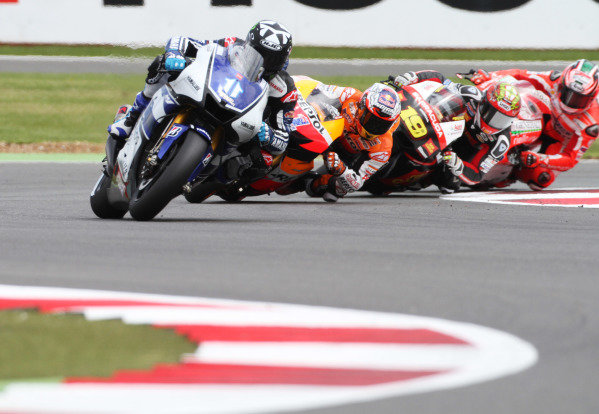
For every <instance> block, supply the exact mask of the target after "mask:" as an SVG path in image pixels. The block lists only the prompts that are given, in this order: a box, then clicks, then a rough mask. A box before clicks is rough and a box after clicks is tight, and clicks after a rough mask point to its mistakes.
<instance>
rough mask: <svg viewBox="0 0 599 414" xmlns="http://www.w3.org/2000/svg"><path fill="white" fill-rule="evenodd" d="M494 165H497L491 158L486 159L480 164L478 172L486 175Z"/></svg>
mask: <svg viewBox="0 0 599 414" xmlns="http://www.w3.org/2000/svg"><path fill="white" fill-rule="evenodd" d="M495 164H497V160H495V159H494V158H493V157H487V158H485V160H484V161H483V162H481V163H480V170H481V172H483V173H484V174H486V173H488V172H489V171H490V170H491V168H493V167H494V166H495Z"/></svg>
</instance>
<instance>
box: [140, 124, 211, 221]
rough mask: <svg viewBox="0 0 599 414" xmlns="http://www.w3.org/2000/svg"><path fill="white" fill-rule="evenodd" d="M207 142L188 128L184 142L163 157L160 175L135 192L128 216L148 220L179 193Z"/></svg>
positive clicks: (206, 146)
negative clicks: (165, 159)
mask: <svg viewBox="0 0 599 414" xmlns="http://www.w3.org/2000/svg"><path fill="white" fill-rule="evenodd" d="M208 145H209V144H208V142H207V141H206V140H204V139H203V138H201V137H200V136H199V135H198V134H197V133H195V132H193V131H189V132H188V133H187V136H186V137H185V140H184V142H183V144H181V145H180V146H178V147H176V148H174V151H175V153H174V154H173V155H172V157H171V158H170V160H167V161H166V165H165V166H163V168H162V169H161V170H160V172H159V174H160V175H159V176H158V177H156V178H155V180H153V182H151V183H150V184H149V185H148V186H147V187H146V188H144V189H143V190H140V191H138V192H137V193H136V194H135V196H134V198H133V199H132V200H131V202H130V203H129V213H130V214H131V217H133V218H134V219H135V220H138V221H147V220H151V219H153V218H154V217H156V215H157V214H158V213H160V212H161V211H162V209H164V207H166V205H167V204H168V203H169V202H170V201H171V200H172V199H173V198H175V197H177V196H178V195H180V194H181V193H182V189H183V185H184V184H185V183H186V182H187V180H188V179H189V177H190V176H191V173H192V172H193V171H194V170H195V168H196V167H197V166H198V164H199V162H200V161H201V160H202V158H203V156H204V154H205V153H206V151H207V149H208ZM140 168H141V166H140Z"/></svg>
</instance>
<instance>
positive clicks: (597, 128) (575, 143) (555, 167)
mask: <svg viewBox="0 0 599 414" xmlns="http://www.w3.org/2000/svg"><path fill="white" fill-rule="evenodd" d="M479 74H480V78H476V77H473V78H472V81H473V82H475V83H482V82H485V81H487V80H489V79H495V78H498V77H504V76H512V77H514V78H516V79H517V80H527V81H528V82H530V83H531V84H532V85H533V86H534V87H535V88H536V89H537V90H539V91H541V92H543V93H545V94H547V96H549V98H550V99H551V116H550V117H547V118H548V119H546V120H545V122H544V127H543V134H542V136H541V142H542V144H541V148H540V150H539V153H538V154H537V153H533V154H531V155H532V156H534V157H535V158H536V159H535V162H534V163H532V164H531V165H530V166H529V167H527V166H522V168H521V169H520V170H519V171H518V172H517V173H516V177H515V178H517V179H519V180H521V181H524V182H525V183H527V184H528V185H529V186H530V187H531V188H532V189H534V190H542V189H543V188H546V187H548V186H549V185H551V183H553V181H554V180H555V177H556V176H557V174H559V173H561V172H563V171H567V170H569V169H571V168H572V167H574V166H575V165H576V164H577V163H578V161H579V160H580V158H581V157H582V155H583V154H584V152H585V151H586V150H587V149H588V148H589V146H590V145H591V144H592V143H593V141H594V140H595V139H596V138H597V136H598V135H599V102H598V99H597V98H596V99H594V100H593V102H592V104H591V106H590V107H589V108H588V109H587V110H586V111H583V112H580V113H576V114H570V113H567V112H564V111H563V110H562V109H561V106H560V105H559V103H558V101H557V100H558V94H557V91H558V85H559V81H560V76H561V72H559V71H547V72H533V71H528V70H523V69H508V70H500V71H496V72H489V73H488V74H485V73H484V72H482V71H480V72H479ZM523 155H524V153H523ZM526 155H528V154H526Z"/></svg>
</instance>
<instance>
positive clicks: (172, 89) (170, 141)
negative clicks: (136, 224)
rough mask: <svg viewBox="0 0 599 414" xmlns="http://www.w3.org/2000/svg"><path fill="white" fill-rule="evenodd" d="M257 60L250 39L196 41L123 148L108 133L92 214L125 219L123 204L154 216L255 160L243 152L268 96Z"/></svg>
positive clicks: (141, 216) (136, 213)
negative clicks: (228, 44)
mask: <svg viewBox="0 0 599 414" xmlns="http://www.w3.org/2000/svg"><path fill="white" fill-rule="evenodd" d="M262 62H263V60H262V56H260V54H259V53H258V52H257V51H256V50H255V49H253V48H252V47H251V46H249V45H236V46H233V47H232V48H229V49H226V48H223V47H221V46H218V45H215V44H211V45H208V46H206V47H204V48H201V49H200V50H199V51H198V53H197V56H196V59H195V61H193V62H192V63H191V64H190V65H189V66H188V67H187V68H185V69H184V70H183V71H182V72H181V73H180V74H179V76H178V77H177V79H176V80H174V81H171V82H169V83H167V84H166V85H165V86H163V87H162V88H161V89H160V90H159V91H158V92H156V94H155V95H154V96H153V97H152V100H151V102H150V104H149V105H148V107H147V108H146V109H145V110H144V111H143V112H142V114H141V116H140V117H139V120H138V121H137V123H136V125H135V127H134V128H133V131H132V132H131V136H130V137H129V139H128V140H127V141H126V143H125V144H124V146H122V144H121V145H120V146H122V148H121V149H120V150H119V143H118V142H117V141H116V140H115V139H114V138H112V137H109V138H108V141H107V143H106V161H105V166H104V171H103V173H102V175H101V176H100V178H99V180H98V182H97V183H96V186H95V187H94V189H93V191H92V193H91V197H90V202H91V207H92V210H93V211H94V213H95V214H96V215H97V216H98V217H100V218H122V217H123V216H124V215H125V214H126V213H127V211H128V212H129V213H130V214H131V216H132V217H133V218H134V219H136V220H151V219H152V218H154V217H155V216H156V215H157V214H158V213H160V211H162V209H163V208H164V207H165V206H166V205H167V204H168V203H169V202H170V201H171V200H172V199H173V198H175V197H177V196H178V195H180V194H182V193H185V192H187V193H188V192H190V191H191V189H192V187H193V186H194V185H198V184H200V183H202V182H203V181H205V180H206V179H207V178H208V177H210V179H211V180H215V179H218V180H220V181H221V182H227V181H231V180H233V179H236V178H238V174H239V173H240V171H243V170H246V169H247V168H248V162H250V163H251V162H252V161H253V160H254V157H249V156H245V157H244V153H243V152H242V151H243V148H244V145H245V144H248V143H249V142H250V141H253V140H252V138H253V137H254V136H255V135H256V132H257V131H258V130H259V128H260V125H261V122H262V116H263V113H264V109H265V107H266V103H267V100H268V94H267V91H268V84H267V82H266V81H265V80H263V79H261V77H260V75H261V72H262ZM261 159H262V157H259V160H261ZM240 160H241V161H240ZM236 174H237V176H236Z"/></svg>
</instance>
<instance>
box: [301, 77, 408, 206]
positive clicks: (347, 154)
mask: <svg viewBox="0 0 599 414" xmlns="http://www.w3.org/2000/svg"><path fill="white" fill-rule="evenodd" d="M316 89H318V91H319V92H320V93H322V94H324V95H326V96H327V97H328V98H329V102H330V103H331V105H333V106H335V107H336V108H338V110H339V112H340V114H341V116H342V117H343V119H344V126H343V134H342V136H341V137H339V138H338V139H337V140H336V141H334V142H333V144H332V145H331V146H330V148H329V150H330V151H331V152H332V153H334V154H336V155H337V157H338V158H339V159H340V160H341V163H340V164H341V167H340V168H339V167H338V166H335V165H333V164H335V161H334V159H335V158H336V157H333V156H332V154H331V153H325V154H324V156H323V158H324V160H325V166H326V167H327V170H326V171H325V174H323V175H320V176H319V177H318V178H316V179H315V180H313V181H312V182H311V183H309V185H308V187H307V192H308V194H310V195H313V196H323V194H324V193H325V192H326V193H329V195H333V198H336V197H339V196H343V195H345V194H346V193H347V192H351V191H356V190H358V189H359V188H360V187H361V186H362V185H363V184H364V182H365V181H366V180H368V179H369V178H370V177H371V176H372V175H373V174H374V173H376V172H377V171H378V170H379V169H380V168H381V167H382V166H384V165H385V164H386V163H387V161H388V160H389V157H390V156H391V149H392V147H393V137H392V133H393V131H394V130H395V129H396V128H397V125H398V123H397V122H395V123H393V125H392V126H391V128H390V129H389V130H388V131H387V132H385V133H383V134H382V135H378V136H375V137H372V138H369V139H366V138H362V137H361V136H360V134H359V128H360V125H359V122H358V118H357V113H358V103H359V102H360V100H361V99H362V95H363V93H362V92H361V91H359V90H357V89H354V88H351V87H341V86H335V85H324V84H319V85H318V86H317V88H316ZM344 164H345V165H347V167H348V169H347V170H346V168H345V165H344ZM350 170H353V171H352V178H351V179H350V186H349V187H348V186H346V187H345V188H342V187H339V186H337V187H336V188H332V186H335V180H334V179H333V178H334V177H335V175H338V174H341V173H343V174H346V171H350ZM354 172H355V174H354ZM332 201H334V200H332Z"/></svg>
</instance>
